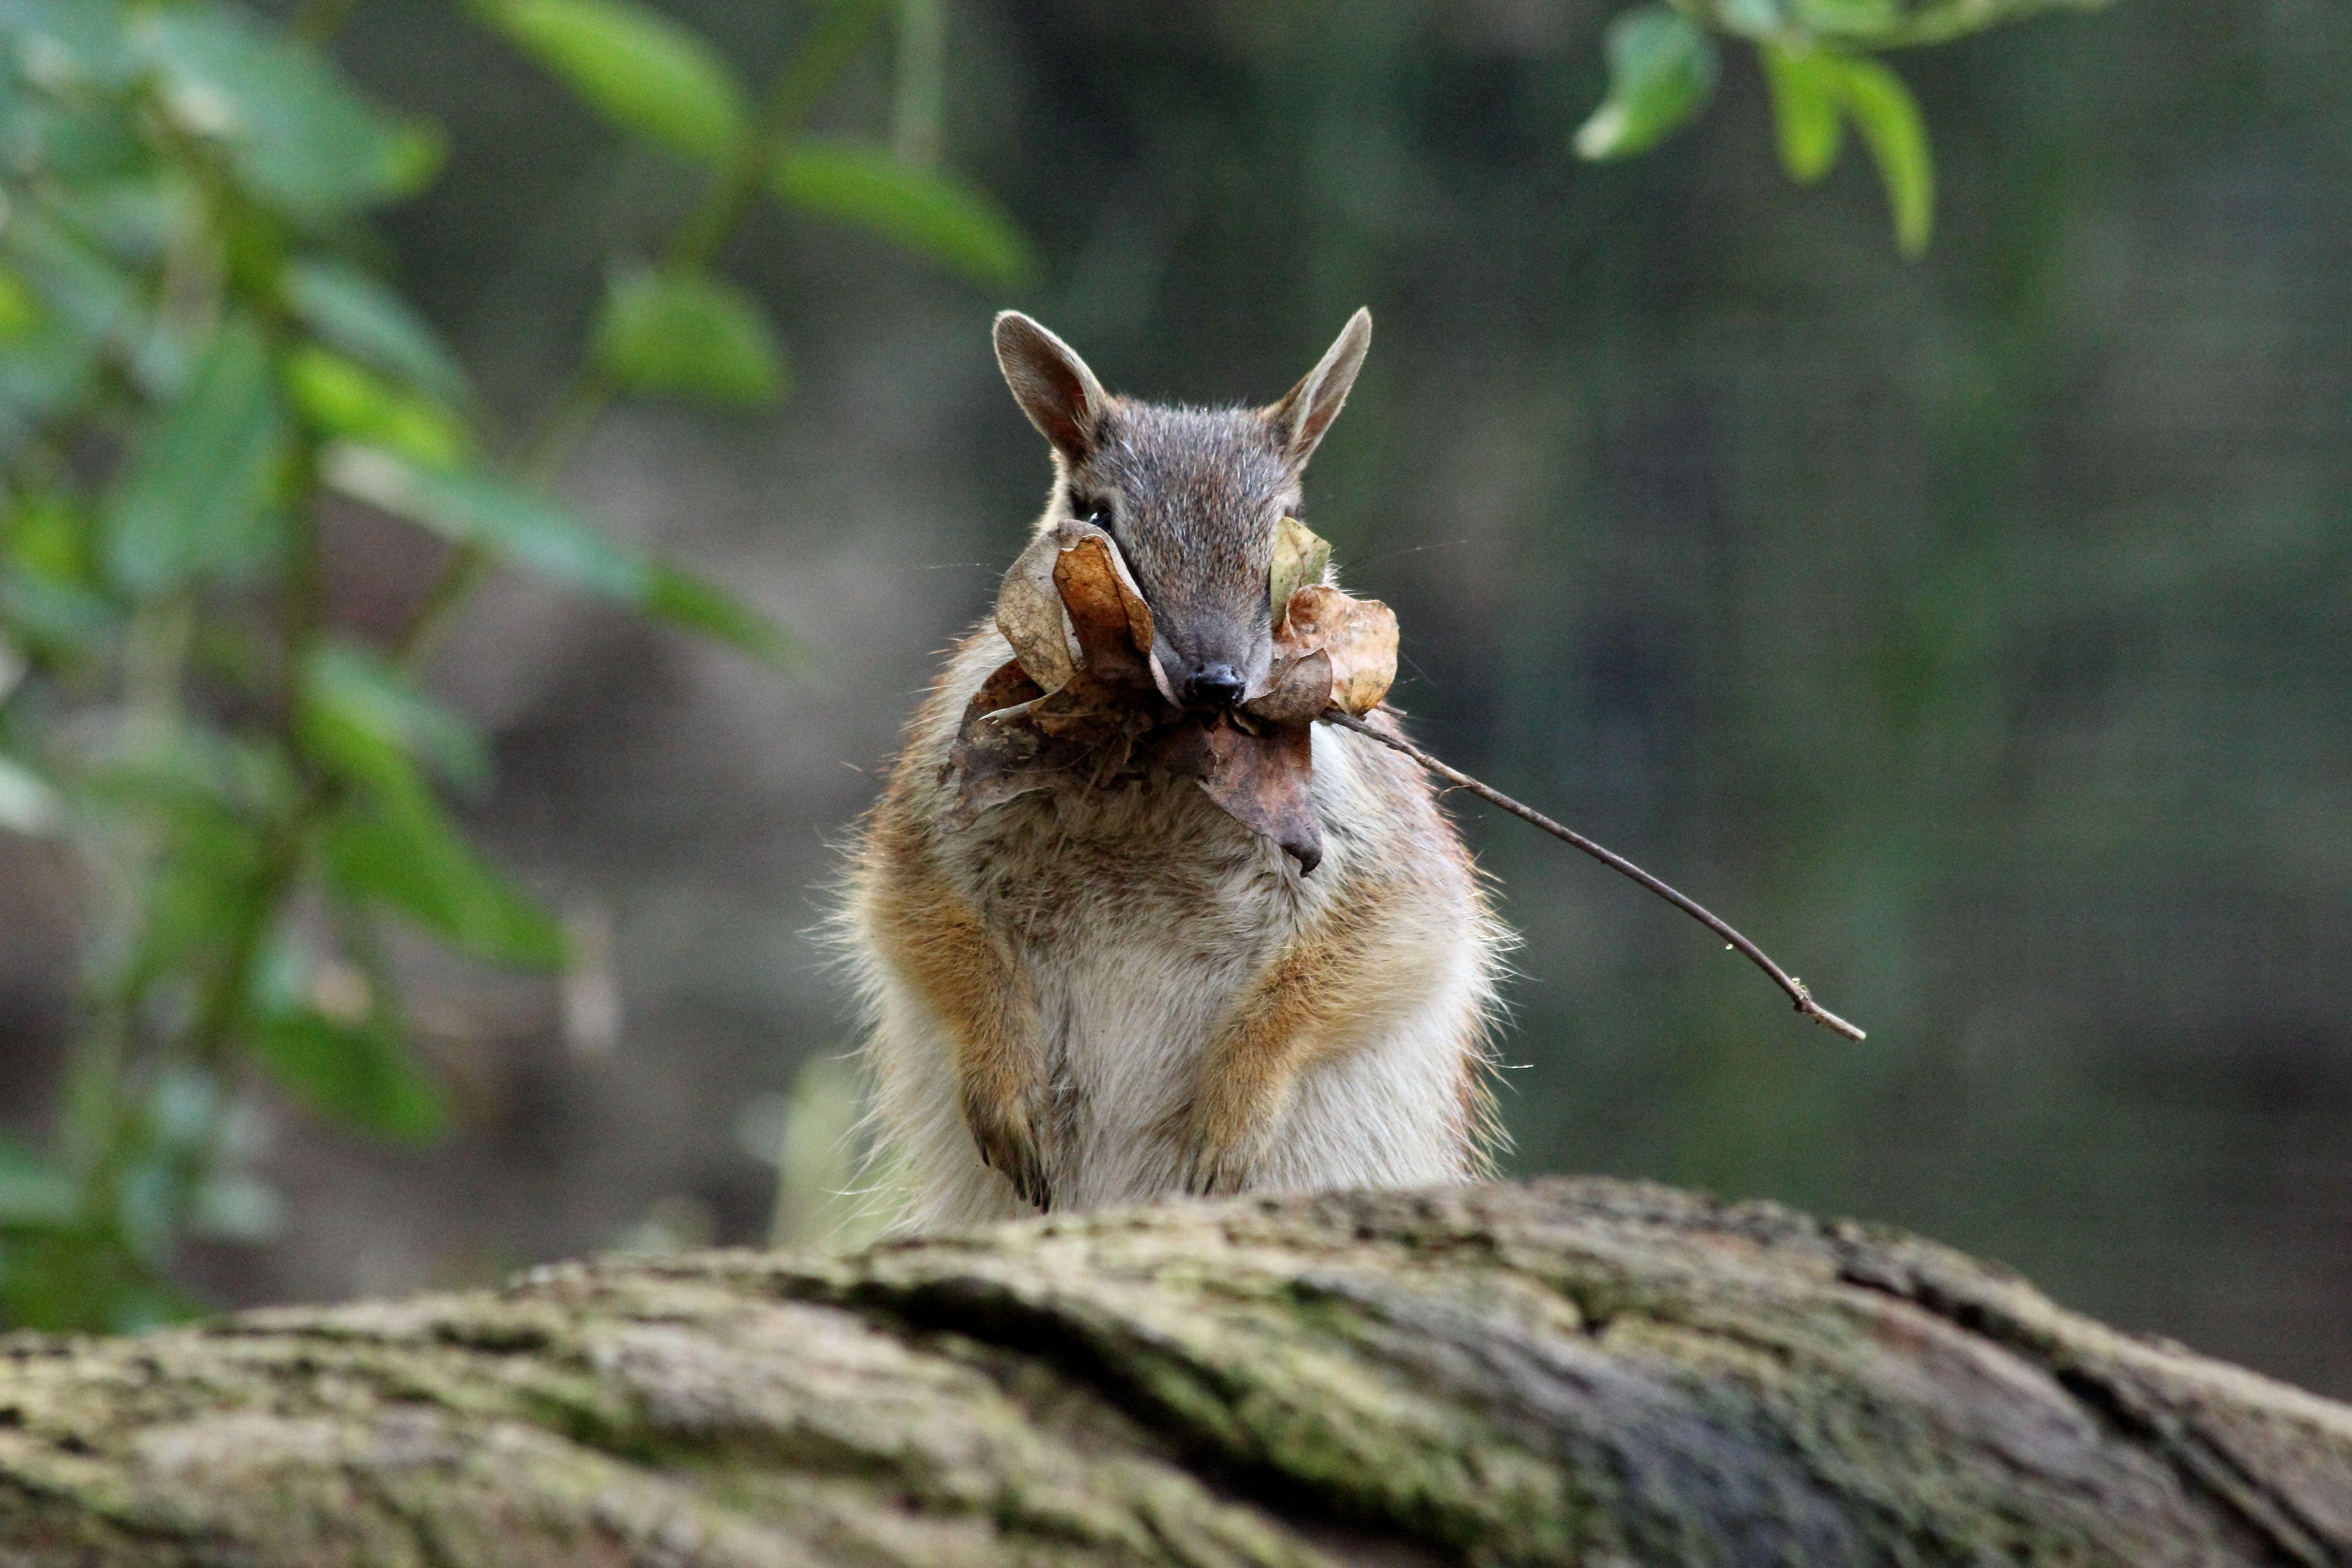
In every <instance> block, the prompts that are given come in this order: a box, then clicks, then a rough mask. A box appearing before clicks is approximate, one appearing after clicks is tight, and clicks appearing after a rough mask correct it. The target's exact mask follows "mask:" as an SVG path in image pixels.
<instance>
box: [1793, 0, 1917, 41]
mask: <svg viewBox="0 0 2352 1568" xmlns="http://www.w3.org/2000/svg"><path fill="white" fill-rule="evenodd" d="M1796 6H1797V21H1798V23H1799V24H1800V25H1801V26H1803V27H1804V28H1805V29H1806V30H1807V31H1808V32H1811V33H1817V34H1826V35H1835V36H1841V37H1850V38H1853V39H1856V40H1864V39H1868V38H1870V37H1874V36H1876V35H1878V34H1881V33H1885V32H1886V31H1888V30H1889V29H1891V28H1893V27H1894V26H1895V25H1896V24H1898V23H1899V22H1901V21H1902V20H1903V8H1902V6H1901V5H1898V4H1897V3H1896V0H1796Z"/></svg>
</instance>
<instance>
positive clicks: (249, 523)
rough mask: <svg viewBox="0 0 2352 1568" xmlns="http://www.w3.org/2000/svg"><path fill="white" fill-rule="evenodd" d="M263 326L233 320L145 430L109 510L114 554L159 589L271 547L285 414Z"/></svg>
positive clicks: (130, 584)
mask: <svg viewBox="0 0 2352 1568" xmlns="http://www.w3.org/2000/svg"><path fill="white" fill-rule="evenodd" d="M270 379H271V378H270V374H269V356H268V351H267V350H266V348H265V347H264V346H263V343H262V338H261V333H260V331H259V330H258V329H257V328H256V327H255V326H254V325H253V324H252V323H251V322H250V321H245V320H242V319H232V320H230V321H227V322H225V323H224V324H223V325H222V326H221V328H220V330H219V331H217V332H215V334H214V336H213V341H212V342H211V344H210V345H209V346H208V348H207V349H206V350H205V354H204V357H203V359H202V360H201V361H200V362H199V363H198V364H197V366H196V372H195V375H194V379H193V380H191V381H190V383H189V384H188V386H187V388H186V390H185V391H184V392H183V393H182V394H181V395H180V396H179V398H178V400H177V401H176V402H174V403H173V405H170V406H169V407H167V408H165V409H164V410H163V413H162V414H161V415H160V416H158V418H157V420H156V422H155V423H154V424H152V425H151V426H149V427H148V429H147V430H146V431H145V432H144V434H143V435H142V437H141V439H140V440H139V442H138V443H137V446H136V448H135V450H134V453H133V455H132V458H131V467H130V471H129V473H128V475H127V477H126V478H125V479H124V481H123V483H122V485H121V488H120V489H118V490H117V491H116V492H115V494H114V497H113V500H112V504H111V506H110V508H109V510H108V519H107V532H106V548H105V555H106V563H107V568H108V571H109V573H110V574H111V575H112V577H113V579H114V580H115V581H116V582H117V583H119V584H121V585H122V586H123V587H125V588H127V589H129V590H130V591H131V593H133V594H137V595H156V594H163V593H168V592H171V591H172V590H173V589H176V588H180V587H183V586H184V585H186V584H189V583H192V582H194V581H195V580H196V579H197V578H199V577H202V576H205V575H206V574H211V573H215V572H218V571H221V570H224V569H227V568H234V567H237V566H243V565H246V564H248V563H251V562H253V561H254V560H255V558H256V557H257V556H259V555H261V554H262V553H263V552H265V551H266V549H267V548H268V544H269V542H270V540H271V534H270V531H269V523H270V519H269V518H268V515H267V514H266V511H265V508H266V506H267V504H268V500H269V499H270V490H271V488H272V485H273V483H274V481H275V480H276V479H277V477H278V454H279V446H280V442H279V435H280V428H279V418H278V400H277V396H276V395H275V392H274V390H273V389H272V387H271V385H270Z"/></svg>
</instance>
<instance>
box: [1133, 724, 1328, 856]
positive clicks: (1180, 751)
mask: <svg viewBox="0 0 2352 1568" xmlns="http://www.w3.org/2000/svg"><path fill="white" fill-rule="evenodd" d="M1157 760H1158V761H1159V763H1160V766H1161V767H1163V768H1166V769H1167V770H1168V771H1169V772H1170V773H1176V774H1179V775H1181V776H1183V777H1187V778H1195V779H1198V780H1200V781H1201V788H1202V790H1204V791H1205V792H1207V794H1208V796H1209V798H1210V799H1211V800H1213V801H1214V802H1215V803H1216V804H1217V805H1218V807H1219V808H1220V809H1221V810H1223V812H1224V813H1225V814H1226V815H1227V816H1231V817H1232V818H1233V819H1234V821H1236V822H1238V823H1240V824H1241V825H1242V826H1244V827H1246V828H1248V829H1250V830H1251V831H1252V832H1254V833H1259V834H1263V835H1264V836H1265V837H1268V838H1271V839H1273V840H1274V841H1275V842H1276V844H1278V845H1280V846H1281V847H1282V848H1283V850H1284V852H1285V853H1286V854H1288V855H1289V856H1290V858H1292V859H1294V860H1296V861H1297V862H1298V869H1299V871H1300V872H1301V873H1302V874H1308V873H1312V872H1313V871H1314V869H1315V868H1316V867H1317V866H1318V865H1319V864H1321V863H1322V859H1323V831H1322V827H1321V825H1320V824H1319V823H1318V821H1317V819H1316V816H1315V792H1314V784H1315V770H1314V729H1313V727H1312V726H1311V725H1306V724H1295V725H1284V726H1282V727H1281V728H1279V729H1275V730H1269V731H1267V732H1266V733H1265V734H1263V735H1251V734H1245V733H1244V732H1243V731H1239V730H1236V729H1234V728H1233V727H1232V726H1231V725H1228V724H1223V723H1218V724H1208V723H1202V722H1199V721H1194V722H1191V723H1188V724H1186V725H1184V726H1183V727H1182V728H1181V729H1179V730H1177V731H1173V732H1172V733H1171V734H1170V735H1169V736H1168V737H1167V738H1166V739H1165V740H1164V741H1163V742H1161V743H1160V751H1159V755H1158V759H1157Z"/></svg>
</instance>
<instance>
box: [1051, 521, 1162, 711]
mask: <svg viewBox="0 0 2352 1568" xmlns="http://www.w3.org/2000/svg"><path fill="white" fill-rule="evenodd" d="M1066 526H1068V527H1071V528H1074V529H1076V530H1077V531H1078V534H1077V537H1076V538H1075V539H1074V540H1072V541H1071V542H1069V543H1068V544H1066V545H1065V546H1063V548H1062V552H1061V554H1060V555H1059V556H1058V557H1057V558H1056V559H1055V563H1054V586H1055V589H1056V590H1058V591H1059V592H1060V594H1061V598H1062V607H1063V608H1064V609H1066V610H1067V611H1068V612H1069V616H1070V626H1071V629H1072V630H1073V631H1074V632H1075V633H1076V636H1077V639H1078V650H1079V658H1080V660H1081V662H1082V663H1083V664H1084V665H1085V667H1086V668H1087V669H1089V670H1091V671H1092V672H1094V674H1095V675H1097V677H1099V678H1101V679H1105V680H1108V681H1113V682H1116V683H1119V684H1124V685H1154V684H1156V683H1155V682H1154V681H1153V680H1152V679H1151V671H1150V662H1149V658H1150V651H1151V637H1152V627H1151V606H1150V605H1147V604H1145V603H1144V602H1143V595H1142V594H1141V593H1140V592H1139V590H1138V589H1137V588H1136V586H1135V579H1134V578H1132V577H1130V576H1129V575H1128V572H1127V563H1126V562H1124V561H1122V560H1120V559H1119V555H1118V546H1117V545H1115V544H1113V543H1112V542H1111V538H1110V535H1108V534H1107V533H1105V532H1104V531H1102V530H1101V529H1099V528H1094V527H1091V526H1089V525H1087V524H1086V523H1083V522H1080V523H1071V524H1068V525H1066Z"/></svg>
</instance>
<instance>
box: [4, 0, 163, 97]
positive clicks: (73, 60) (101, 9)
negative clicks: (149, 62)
mask: <svg viewBox="0 0 2352 1568" xmlns="http://www.w3.org/2000/svg"><path fill="white" fill-rule="evenodd" d="M0 34H4V35H5V38H6V41H7V43H8V45H9V51H8V52H9V53H10V54H11V55H12V56H13V57H15V64H16V68H18V69H20V70H22V71H23V72H24V73H25V75H26V77H28V78H29V79H32V80H34V81H36V82H37V83H39V84H40V85H41V86H43V87H45V88H47V89H50V90H51V91H53V92H54V91H64V90H68V89H75V88H81V87H113V86H116V85H118V84H120V83H121V81H122V80H123V79H125V78H126V77H127V76H128V75H129V74H130V71H131V55H130V51H129V50H128V49H126V48H125V47H123V42H122V7H121V5H117V4H115V3H114V0H5V5H0Z"/></svg>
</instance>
